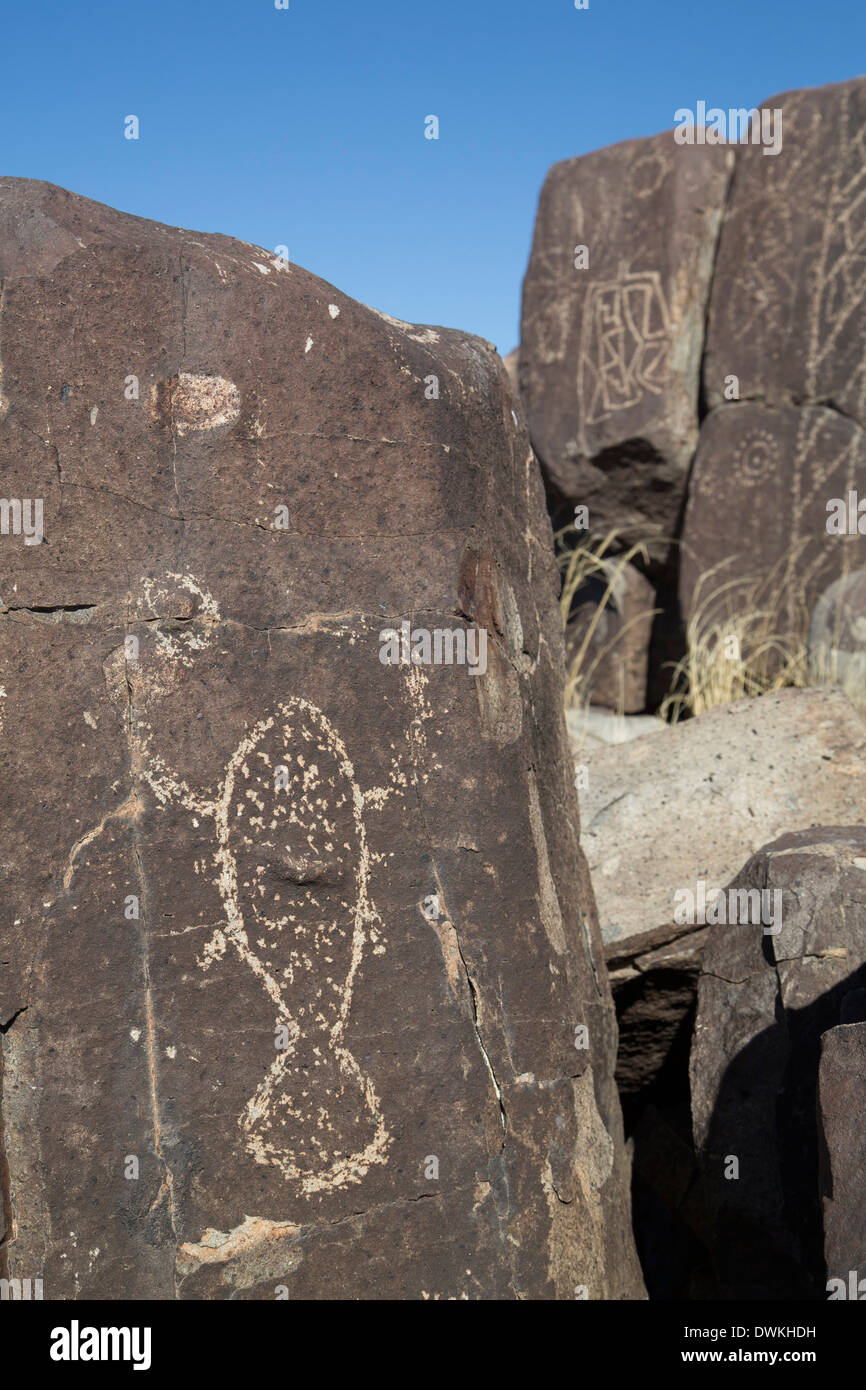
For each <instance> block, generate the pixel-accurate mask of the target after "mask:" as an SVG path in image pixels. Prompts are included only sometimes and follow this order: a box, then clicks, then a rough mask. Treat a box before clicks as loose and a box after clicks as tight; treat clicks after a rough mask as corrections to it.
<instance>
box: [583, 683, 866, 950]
mask: <svg viewBox="0 0 866 1390" xmlns="http://www.w3.org/2000/svg"><path fill="white" fill-rule="evenodd" d="M575 756H576V761H577V763H578V765H579V766H582V767H583V771H584V778H583V782H582V784H581V791H580V800H581V810H582V815H581V842H582V844H583V849H584V853H585V854H586V857H587V860H588V862H589V866H590V871H591V873H592V881H593V887H594V889H595V893H596V898H597V902H598V910H599V917H600V919H601V929H602V935H603V937H604V941H605V945H606V946H610V947H612V948H615V950H616V954H617V955H623V956H629V955H638V954H639V953H641V952H644V951H648V950H649V949H650V946H651V945H652V946H655V945H656V944H657V943H656V940H655V938H654V937H653V935H652V933H654V932H655V931H656V930H657V929H658V928H661V927H669V926H671V925H672V924H673V925H674V926H676V923H675V922H674V915H675V911H676V907H677V903H678V899H677V893H678V891H679V890H680V889H691V890H692V891H693V892H695V893H696V892H697V888H696V883H697V881H698V880H701V879H702V880H705V881H706V884H707V888H708V890H709V889H718V888H721V887H723V886H724V885H725V884H726V883H728V882H729V881H730V880H731V879H732V878H733V876H734V874H735V873H736V872H737V868H738V866H739V864H741V863H742V860H743V857H744V856H745V855H747V854H751V853H754V852H756V851H757V850H758V849H760V847H761V845H762V844H766V843H767V841H768V840H771V839H774V838H775V837H776V836H778V835H781V834H783V833H784V832H785V830H787V829H790V830H802V829H805V828H806V827H808V826H810V825H813V824H814V823H815V821H816V819H817V820H819V821H822V822H823V823H825V824H827V823H832V824H835V825H857V824H859V823H860V822H861V821H862V818H863V806H864V803H866V722H864V719H863V717H862V715H861V714H860V713H859V712H858V711H857V710H855V709H854V708H853V707H852V705H851V704H850V703H849V702H848V700H846V699H845V698H844V696H842V695H841V694H839V692H838V691H835V690H780V691H778V692H776V693H775V694H772V695H763V696H760V697H759V698H754V699H750V700H737V701H735V702H734V703H733V704H730V705H722V706H720V707H718V708H717V709H712V710H708V711H707V712H706V713H705V714H702V715H701V716H700V718H698V719H689V720H686V721H684V722H683V723H680V724H677V725H674V726H673V727H670V726H665V725H663V726H662V732H660V733H659V734H657V735H655V734H654V735H653V736H652V737H651V738H639V739H636V740H634V742H631V743H629V744H627V745H626V746H625V747H618V748H615V747H599V746H597V745H596V746H593V744H591V743H589V742H587V744H586V745H585V746H583V747H581V748H580V749H579V750H578V752H577V754H576V755H575ZM584 784H585V789H584ZM700 925H702V924H701V923H700V922H697V921H695V922H693V923H691V924H689V923H687V922H685V921H684V922H683V923H681V924H680V925H679V932H680V933H681V934H683V933H686V932H689V931H691V930H694V929H695V928H696V927H698V926H700Z"/></svg>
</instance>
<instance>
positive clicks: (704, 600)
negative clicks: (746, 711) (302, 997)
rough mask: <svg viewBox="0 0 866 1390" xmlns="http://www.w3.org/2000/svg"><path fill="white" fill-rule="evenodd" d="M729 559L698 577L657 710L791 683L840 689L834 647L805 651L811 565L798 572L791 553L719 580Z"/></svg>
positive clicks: (684, 709)
mask: <svg viewBox="0 0 866 1390" xmlns="http://www.w3.org/2000/svg"><path fill="white" fill-rule="evenodd" d="M731 563H733V561H724V562H722V564H720V565H716V566H714V567H713V569H711V570H708V571H707V573H706V574H705V575H703V576H702V578H701V580H700V581H699V583H698V586H697V589H696V591H695V603H694V610H693V613H692V616H691V618H690V620H689V623H688V626H687V629H686V643H687V649H686V654H685V656H684V657H683V658H682V660H681V661H680V662H678V663H677V665H676V666H675V667H674V670H673V677H672V680H671V690H670V693H669V694H668V696H667V697H666V698H665V700H664V701H663V702H662V706H661V709H660V710H659V713H660V715H661V716H662V718H664V719H668V720H669V721H670V722H671V723H676V722H677V720H678V719H680V718H682V717H683V715H686V714H688V715H699V714H703V713H705V712H706V711H707V710H710V709H714V708H715V707H716V706H717V705H726V704H730V703H732V702H733V701H734V700H743V699H746V698H747V697H748V696H752V695H766V694H769V693H771V692H772V691H776V690H782V689H784V688H786V687H791V686H794V687H800V688H806V687H808V686H816V685H838V684H842V686H843V689H844V682H840V680H839V671H838V669H837V667H838V660H837V657H836V654H835V653H833V654H832V655H831V656H828V657H827V658H826V659H824V660H823V661H821V662H819V663H818V664H817V665H816V661H815V659H814V658H813V659H812V660H811V661H810V659H809V651H808V637H809V619H810V612H811V605H810V603H809V601H808V600H807V597H806V595H807V590H808V588H809V584H810V580H811V579H812V578H813V577H814V566H813V567H811V569H808V570H804V571H801V572H800V573H796V569H797V566H796V557H795V556H792V555H790V556H786V557H785V559H784V561H783V562H782V563H781V564H780V565H777V566H776V567H775V569H774V570H773V571H772V572H771V574H769V575H768V576H765V577H764V578H763V579H760V580H754V579H748V578H746V579H728V580H723V579H722V572H723V570H724V569H725V567H726V566H727V565H728V564H731ZM819 668H820V669H819ZM845 693H846V694H848V695H849V698H853V695H852V692H850V691H847V690H846V691H845ZM860 698H861V700H862V691H861V692H860ZM856 702H857V701H856V700H855V703H856Z"/></svg>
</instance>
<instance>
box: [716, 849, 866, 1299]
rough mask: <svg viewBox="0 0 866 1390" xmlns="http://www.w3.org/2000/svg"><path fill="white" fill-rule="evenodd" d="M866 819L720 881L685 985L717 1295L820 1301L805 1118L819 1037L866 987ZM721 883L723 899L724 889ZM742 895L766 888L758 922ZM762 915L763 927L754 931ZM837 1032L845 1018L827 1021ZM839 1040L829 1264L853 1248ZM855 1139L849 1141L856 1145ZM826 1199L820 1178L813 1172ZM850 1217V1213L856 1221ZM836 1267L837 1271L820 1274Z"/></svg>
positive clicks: (813, 1125)
mask: <svg viewBox="0 0 866 1390" xmlns="http://www.w3.org/2000/svg"><path fill="white" fill-rule="evenodd" d="M864 887H866V828H864V827H862V826H859V827H840V826H831V827H829V828H826V827H818V828H814V829H811V830H804V831H800V832H798V833H796V834H789V835H783V836H782V837H781V838H780V839H777V840H775V841H774V842H773V843H772V844H769V845H766V846H765V847H763V848H762V849H761V850H760V851H759V852H758V853H757V854H756V855H754V856H753V857H752V858H751V859H750V860H749V862H748V863H747V864H746V865H745V867H744V868H743V869H742V871H741V872H740V873H739V874H738V875H737V876H736V878H735V879H734V881H733V883H732V884H731V885H730V890H731V892H734V893H737V894H738V895H739V896H738V897H737V899H736V903H737V909H738V911H737V916H736V918H733V917H732V914H731V912H729V913H728V916H727V921H726V922H725V923H724V924H717V925H711V926H710V928H709V940H708V941H707V944H706V945H705V947H704V952H703V966H702V974H701V979H700V983H699V986H698V1012H697V1018H696V1021H695V1031H694V1040H693V1045H692V1054H691V1065H690V1072H691V1096H692V1121H693V1126H694V1139H695V1144H696V1145H697V1148H698V1150H699V1152H700V1154H701V1158H702V1163H703V1169H704V1182H705V1192H706V1200H707V1223H708V1225H709V1226H710V1228H711V1231H712V1236H711V1239H710V1247H711V1250H712V1258H713V1266H714V1271H715V1276H716V1280H717V1287H718V1291H719V1293H720V1294H721V1295H722V1296H724V1297H739V1298H797V1297H801V1298H806V1297H824V1296H825V1293H824V1288H825V1279H824V1257H823V1237H822V1222H821V1218H822V1212H821V1205H820V1203H819V1142H818V1127H817V1120H816V1092H817V1087H818V1075H819V1061H820V1058H821V1047H822V1042H821V1037H822V1034H826V1033H827V1031H828V1030H829V1029H835V1028H837V1026H838V1025H839V1024H842V1023H845V1022H847V1021H848V1018H849V1016H850V1015H849V1012H848V1011H849V1009H850V1007H851V1005H854V1007H855V1012H854V1017H855V1018H857V1017H862V1013H861V1012H860V1010H861V1009H862V999H863V986H864V983H866V907H864V902H866V899H864ZM731 892H729V895H728V896H729V900H730V896H731ZM747 894H751V898H752V903H754V901H755V900H761V899H762V894H763V895H767V897H766V905H767V906H768V907H769V908H770V911H769V912H768V913H765V914H764V915H763V917H762V918H758V919H757V920H756V918H755V916H754V913H751V915H750V907H749V904H748V903H747V902H746V895H747ZM768 919H769V920H771V921H772V926H769V927H768V926H767V925H763V924H762V922H763V923H766V922H767V921H768ZM841 1031H842V1032H843V1033H845V1034H846V1035H847V1033H848V1032H849V1030H848V1029H847V1028H845V1029H842V1030H841ZM847 1056H848V1041H847V1038H844V1039H842V1040H841V1042H840V1041H839V1040H834V1041H832V1042H830V1043H828V1044H825V1046H824V1053H823V1057H824V1063H823V1075H822V1092H821V1094H822V1100H821V1107H822V1125H823V1128H824V1134H825V1136H826V1138H825V1142H826V1143H827V1145H828V1147H832V1148H833V1150H834V1152H835V1154H836V1159H835V1162H836V1167H835V1175H836V1177H837V1178H838V1187H837V1186H836V1185H835V1179H834V1186H833V1189H832V1195H833V1198H834V1200H835V1199H837V1198H838V1201H839V1203H840V1206H839V1209H838V1213H837V1211H834V1210H833V1209H832V1208H829V1209H827V1208H826V1204H825V1212H824V1216H825V1220H827V1222H828V1225H827V1238H828V1251H829V1256H828V1258H829V1260H830V1262H832V1263H834V1266H835V1262H836V1261H837V1260H841V1261H842V1262H843V1263H844V1262H845V1260H847V1259H848V1258H849V1257H850V1256H851V1254H852V1252H853V1249H854V1247H855V1246H856V1247H857V1248H860V1249H861V1255H862V1248H861V1247H860V1245H859V1244H858V1239H857V1231H858V1230H859V1231H860V1232H861V1233H862V1222H860V1224H859V1226H855V1227H853V1228H852V1230H851V1233H850V1234H851V1238H852V1239H851V1243H848V1242H847V1237H846V1235H845V1234H844V1233H843V1229H842V1226H841V1225H840V1220H839V1215H840V1214H841V1211H843V1210H848V1211H851V1209H852V1203H853V1204H854V1205H856V1202H857V1200H858V1198H857V1197H856V1196H855V1195H854V1191H853V1190H854V1189H856V1188H857V1187H859V1203H860V1206H861V1207H862V1182H863V1177H862V1168H858V1166H857V1165H858V1162H859V1160H858V1158H857V1155H858V1152H859V1150H858V1148H857V1141H855V1143H854V1144H853V1146H852V1144H851V1143H850V1142H849V1141H850V1131H846V1130H844V1128H840V1127H839V1116H840V1106H842V1105H844V1103H845V1101H844V1096H843V1092H845V1088H846V1087H847V1088H848V1089H849V1092H850V1091H851V1089H852V1088H853V1089H854V1090H856V1089H857V1087H858V1086H859V1088H860V1092H858V1094H859V1093H861V1092H862V1075H860V1076H858V1074H857V1072H856V1071H855V1072H852V1073H851V1074H850V1076H849V1078H848V1080H847V1081H846V1082H845V1083H844V1085H840V1083H839V1066H840V1063H841V1062H842V1060H843V1058H844V1057H847ZM861 1147H862V1144H861ZM824 1191H825V1196H826V1195H827V1188H826V1182H825V1188H824ZM855 1219H856V1220H859V1218H855ZM831 1272H832V1273H833V1274H835V1273H836V1269H835V1267H834V1268H833V1270H832V1271H831Z"/></svg>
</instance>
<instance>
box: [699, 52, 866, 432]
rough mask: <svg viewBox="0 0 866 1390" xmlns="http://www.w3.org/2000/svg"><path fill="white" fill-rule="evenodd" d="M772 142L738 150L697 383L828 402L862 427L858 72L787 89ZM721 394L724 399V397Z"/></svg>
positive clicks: (864, 310) (767, 398) (862, 135)
mask: <svg viewBox="0 0 866 1390" xmlns="http://www.w3.org/2000/svg"><path fill="white" fill-rule="evenodd" d="M764 106H765V107H766V108H769V109H773V110H780V111H781V112H782V124H781V135H782V147H781V149H780V151H779V153H778V154H774V155H767V154H765V152H764V149H763V148H762V147H761V146H760V145H757V144H754V145H753V144H749V145H744V146H742V147H741V148H739V149H738V150H737V160H736V170H735V173H734V177H733V180H732V183H731V190H730V197H729V201H728V206H727V210H726V213H725V220H724V224H723V227H722V234H721V238H720V241H719V252H718V261H717V266H716V272H715V277H714V280H713V292H712V296H711V299H710V313H709V323H708V334H707V351H706V357H705V360H704V392H705V396H706V399H707V401H708V403H709V404H710V405H711V406H715V405H719V404H721V403H722V401H723V400H725V382H726V378H727V377H729V376H732V375H733V376H736V377H737V378H738V383H739V396H740V399H741V400H746V399H749V398H753V399H760V400H762V401H764V402H766V404H768V405H788V404H793V403H803V404H820V403H821V402H825V401H826V402H830V403H832V404H833V405H834V406H835V408H836V409H837V410H840V411H842V412H843V413H844V414H846V415H848V416H850V417H851V419H853V420H856V421H857V422H858V423H859V424H860V425H861V426H866V358H864V354H863V341H864V337H866V274H864V252H866V219H864V217H863V215H862V197H863V193H864V190H866V79H864V78H857V79H856V80H854V81H852V82H843V83H839V84H838V85H835V86H829V87H819V88H813V89H807V90H805V91H795V92H786V93H784V94H783V95H782V96H777V97H772V98H770V100H769V101H767V102H765V103H764ZM728 399H730V397H728Z"/></svg>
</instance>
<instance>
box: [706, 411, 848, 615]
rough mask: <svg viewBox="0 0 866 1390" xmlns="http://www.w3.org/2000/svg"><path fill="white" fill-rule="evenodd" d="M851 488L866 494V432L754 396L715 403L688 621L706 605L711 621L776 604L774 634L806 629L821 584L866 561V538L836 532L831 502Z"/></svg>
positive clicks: (825, 414) (829, 414)
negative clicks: (829, 527) (758, 401)
mask: <svg viewBox="0 0 866 1390" xmlns="http://www.w3.org/2000/svg"><path fill="white" fill-rule="evenodd" d="M852 490H853V491H858V490H859V495H860V496H861V497H866V432H864V430H863V429H861V427H860V426H859V425H856V424H853V423H852V422H851V421H850V420H846V419H845V418H844V417H843V416H841V415H839V414H838V413H837V412H836V411H834V410H827V409H824V408H819V407H804V408H803V409H794V408H792V407H789V406H786V407H781V408H778V409H776V408H769V407H766V406H764V405H758V404H754V403H751V402H743V403H741V404H738V405H736V404H731V405H725V406H722V407H720V408H719V409H718V410H714V411H713V412H712V413H711V414H710V415H709V416H708V417H707V419H706V420H705V421H704V423H703V425H702V426H701V437H700V444H699V446H698V452H697V456H696V458H695V462H694V467H693V469H692V474H691V478H690V481H689V499H688V505H687V507H686V514H685V520H684V523H683V532H682V547H681V549H682V571H681V585H680V597H681V602H682V609H683V613H684V615H685V617H686V619H688V618H690V617H691V616H692V614H693V613H695V612H696V610H697V609H698V608H699V607H703V608H704V611H705V616H706V620H707V621H714V620H716V619H721V618H722V617H723V615H725V614H741V613H742V612H744V611H752V610H754V609H767V608H772V609H773V611H774V613H775V614H776V615H777V616H776V618H775V620H774V622H773V623H772V624H771V631H773V632H774V633H777V632H780V633H787V632H790V631H795V630H798V626H799V624H801V623H802V617H803V613H804V612H805V613H808V611H809V610H810V609H811V607H812V605H813V604H814V603H815V601H816V600H817V598H818V597H819V595H820V594H821V592H822V590H823V589H824V588H826V586H827V585H828V584H829V583H830V582H831V581H832V580H835V579H837V578H838V577H839V576H840V575H844V574H846V573H848V572H849V571H850V570H854V569H858V568H861V567H862V565H863V561H864V558H866V536H861V535H859V534H857V533H855V534H854V535H849V534H842V535H837V534H831V533H829V532H828V530H827V523H828V519H829V513H828V511H827V504H828V502H829V501H830V500H831V499H833V498H838V499H847V497H848V494H849V492H850V491H852ZM731 584H733V587H730V586H731ZM723 588H724V592H721V591H722V590H723ZM804 635H805V634H804Z"/></svg>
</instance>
